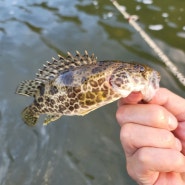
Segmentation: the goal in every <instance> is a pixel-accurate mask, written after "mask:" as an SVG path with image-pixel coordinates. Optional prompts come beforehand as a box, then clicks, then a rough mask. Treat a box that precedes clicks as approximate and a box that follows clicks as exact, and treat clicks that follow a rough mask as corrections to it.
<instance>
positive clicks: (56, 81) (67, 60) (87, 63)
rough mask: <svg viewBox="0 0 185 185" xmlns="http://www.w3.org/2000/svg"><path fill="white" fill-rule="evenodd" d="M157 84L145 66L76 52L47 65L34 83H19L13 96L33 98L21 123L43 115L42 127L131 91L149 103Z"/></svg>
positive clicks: (155, 76) (31, 122)
mask: <svg viewBox="0 0 185 185" xmlns="http://www.w3.org/2000/svg"><path fill="white" fill-rule="evenodd" d="M159 81H160V75H159V73H158V72H157V71H155V70H153V69H152V68H150V67H148V66H146V65H141V64H136V63H127V62H122V61H117V60H114V61H113V60H109V61H97V58H96V57H95V56H94V54H92V55H91V56H89V55H88V53H87V51H85V54H84V55H81V54H80V53H79V52H78V51H77V52H76V55H75V56H73V55H72V54H71V53H69V52H68V53H67V57H63V56H60V55H59V58H58V59H55V58H53V61H52V62H47V64H46V65H44V67H43V69H42V70H39V73H38V74H36V78H35V79H34V80H26V81H23V82H21V83H20V84H19V86H18V88H17V90H16V93H17V94H21V95H26V96H32V97H33V98H34V101H33V103H32V104H31V105H30V106H28V107H26V108H25V109H24V110H23V111H22V118H23V120H24V122H25V123H26V124H27V125H30V126H34V125H36V123H37V120H38V118H39V116H40V115H41V114H46V115H47V116H46V118H45V120H44V123H43V124H45V125H46V124H48V123H50V122H52V121H55V120H57V119H59V118H60V117H61V116H62V115H69V116H72V115H85V114H87V113H89V112H91V111H93V110H95V109H97V108H99V107H101V106H103V105H106V104H108V103H111V102H113V101H115V100H117V99H119V98H121V97H126V96H128V95H129V94H130V93H131V92H134V91H140V92H141V93H142V94H143V99H144V100H145V101H149V100H151V99H152V97H153V96H154V94H155V92H156V90H157V89H158V88H159Z"/></svg>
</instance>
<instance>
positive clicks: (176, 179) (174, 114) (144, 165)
mask: <svg viewBox="0 0 185 185" xmlns="http://www.w3.org/2000/svg"><path fill="white" fill-rule="evenodd" d="M141 100H142V95H141V93H132V94H131V95H129V96H128V97H127V98H122V99H120V100H119V102H118V110H117V114H116V118H117V120H118V123H119V124H120V126H121V132H120V139H121V143H122V146H123V149H124V152H125V156H126V161H127V171H128V174H129V175H130V176H131V177H132V178H133V179H135V180H136V182H137V183H138V184H140V185H167V184H168V185H184V184H185V99H183V98H181V97H179V96H177V95H175V94H174V93H172V92H170V91H169V90H167V89H164V88H160V89H159V90H158V91H157V93H156V95H155V97H154V98H153V99H152V100H151V101H150V102H149V103H148V104H140V103H139V102H140V101H141Z"/></svg>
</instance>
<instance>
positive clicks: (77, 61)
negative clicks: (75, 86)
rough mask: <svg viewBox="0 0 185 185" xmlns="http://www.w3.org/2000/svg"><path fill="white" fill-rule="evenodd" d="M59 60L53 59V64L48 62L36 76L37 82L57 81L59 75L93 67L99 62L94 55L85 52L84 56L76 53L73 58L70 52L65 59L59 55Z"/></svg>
mask: <svg viewBox="0 0 185 185" xmlns="http://www.w3.org/2000/svg"><path fill="white" fill-rule="evenodd" d="M58 57H59V59H58V60H57V59H55V58H52V60H53V61H52V62H47V63H46V64H45V65H44V68H43V69H42V70H39V73H38V74H36V76H37V77H36V80H41V81H42V82H45V81H47V80H53V79H55V78H56V77H57V76H58V75H59V74H61V73H63V72H66V71H69V70H70V69H75V68H77V67H80V66H85V65H91V64H95V63H96V62H97V58H96V57H95V56H94V54H92V55H91V56H89V55H88V53H87V51H85V54H84V55H81V54H80V53H79V52H78V51H76V55H75V56H73V55H72V54H71V53H70V52H67V56H66V57H63V56H61V55H58Z"/></svg>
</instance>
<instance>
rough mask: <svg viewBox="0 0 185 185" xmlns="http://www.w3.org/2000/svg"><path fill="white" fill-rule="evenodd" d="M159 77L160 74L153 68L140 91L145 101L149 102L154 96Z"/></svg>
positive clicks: (157, 87)
mask: <svg viewBox="0 0 185 185" xmlns="http://www.w3.org/2000/svg"><path fill="white" fill-rule="evenodd" d="M160 79H161V76H160V74H159V73H158V72H157V71H155V70H153V71H152V73H151V76H150V78H149V82H148V85H147V86H146V87H145V88H144V89H143V90H142V91H141V92H142V94H143V100H144V101H145V102H149V101H150V100H152V98H153V97H154V96H155V93H156V91H157V90H158V89H159V82H160Z"/></svg>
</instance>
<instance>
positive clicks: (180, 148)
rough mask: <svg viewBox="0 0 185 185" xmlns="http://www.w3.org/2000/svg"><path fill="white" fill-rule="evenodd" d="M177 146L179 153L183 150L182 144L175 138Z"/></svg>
mask: <svg viewBox="0 0 185 185" xmlns="http://www.w3.org/2000/svg"><path fill="white" fill-rule="evenodd" d="M175 146H176V149H177V150H178V151H181V150H182V144H181V142H180V141H179V140H178V139H177V138H175Z"/></svg>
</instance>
